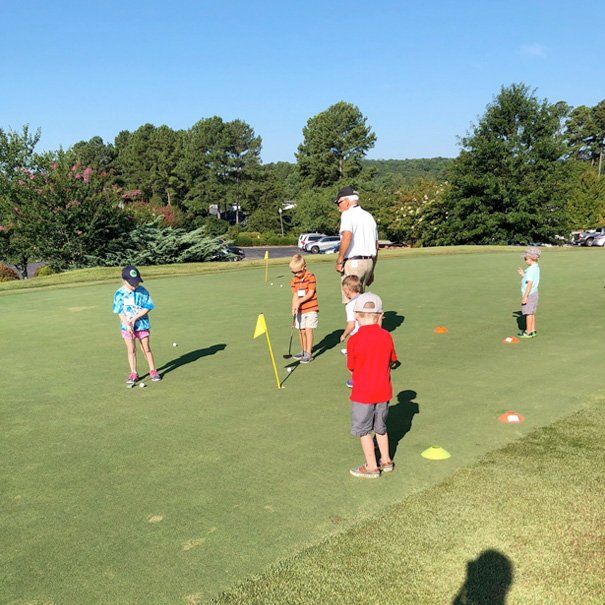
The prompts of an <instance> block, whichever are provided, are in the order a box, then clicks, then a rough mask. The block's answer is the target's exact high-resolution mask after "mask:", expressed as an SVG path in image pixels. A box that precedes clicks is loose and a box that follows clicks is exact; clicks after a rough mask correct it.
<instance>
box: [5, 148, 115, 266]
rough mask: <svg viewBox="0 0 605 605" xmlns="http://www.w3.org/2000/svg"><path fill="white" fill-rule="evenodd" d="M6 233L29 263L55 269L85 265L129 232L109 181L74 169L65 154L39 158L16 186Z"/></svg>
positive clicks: (6, 209)
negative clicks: (111, 242) (92, 256)
mask: <svg viewBox="0 0 605 605" xmlns="http://www.w3.org/2000/svg"><path fill="white" fill-rule="evenodd" d="M4 211H5V216H6V215H7V214H10V217H9V219H8V222H7V224H6V228H7V229H8V232H9V234H10V236H11V238H12V239H13V240H14V242H15V244H16V245H18V246H19V247H20V249H22V250H24V253H27V255H28V258H31V259H37V260H44V261H46V262H48V263H49V265H50V266H51V267H52V268H53V269H66V268H71V267H79V266H83V265H85V264H86V257H87V256H88V255H91V254H99V253H100V251H101V250H103V249H104V247H105V246H106V245H107V244H108V242H110V241H112V240H114V239H116V238H119V237H120V236H121V235H122V234H123V233H124V231H125V229H126V222H125V216H124V215H123V213H122V212H121V210H120V209H119V208H118V194H117V190H116V188H115V187H113V186H111V184H110V182H109V180H108V178H107V176H106V175H102V174H101V173H98V172H95V171H94V170H92V169H91V168H88V167H87V168H82V167H81V166H79V165H75V166H72V165H71V162H69V161H68V158H67V157H66V155H65V154H64V153H58V154H48V155H46V156H44V157H40V158H39V159H38V161H37V167H36V169H35V170H30V171H29V172H28V174H27V175H26V177H25V178H23V179H20V180H19V181H17V182H16V183H15V186H14V187H13V189H12V194H11V199H10V206H9V207H6V205H5V206H4Z"/></svg>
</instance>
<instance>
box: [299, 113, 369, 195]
mask: <svg viewBox="0 0 605 605" xmlns="http://www.w3.org/2000/svg"><path fill="white" fill-rule="evenodd" d="M366 122H367V118H365V117H364V116H363V114H362V113H361V111H360V110H359V108H358V107H356V106H355V105H352V104H351V103H346V102H344V101H340V102H338V103H336V104H334V105H332V106H331V107H328V109H326V110H325V111H322V112H321V113H318V114H317V115H316V116H313V117H312V118H310V119H309V120H308V122H307V124H306V126H305V127H304V128H303V136H304V140H303V142H302V143H301V144H300V145H299V146H298V153H297V154H296V158H297V161H298V169H299V171H300V175H301V177H302V178H303V179H304V180H305V181H307V182H308V183H309V184H310V185H312V186H315V187H326V186H329V185H333V184H335V183H337V182H338V181H342V180H345V179H347V180H350V179H351V178H354V177H355V176H357V175H358V174H359V173H360V172H361V169H362V165H361V160H362V158H363V157H364V156H365V154H366V153H367V151H368V150H369V149H371V148H372V147H374V143H375V142H376V135H375V134H374V133H373V132H372V129H371V128H370V126H368V125H367V123H366Z"/></svg>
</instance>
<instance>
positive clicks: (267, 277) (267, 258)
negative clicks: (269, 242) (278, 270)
mask: <svg viewBox="0 0 605 605" xmlns="http://www.w3.org/2000/svg"><path fill="white" fill-rule="evenodd" d="M268 280H269V250H265V283H267V281H268Z"/></svg>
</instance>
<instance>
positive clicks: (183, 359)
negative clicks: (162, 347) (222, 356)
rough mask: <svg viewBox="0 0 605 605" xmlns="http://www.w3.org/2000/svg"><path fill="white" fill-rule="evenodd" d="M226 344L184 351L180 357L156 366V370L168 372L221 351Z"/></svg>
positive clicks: (161, 372) (163, 372) (162, 372)
mask: <svg viewBox="0 0 605 605" xmlns="http://www.w3.org/2000/svg"><path fill="white" fill-rule="evenodd" d="M226 347H227V345H226V344H225V343H221V344H216V345H212V346H210V347H206V348H205V349H197V350H196V351H189V353H185V354H183V355H181V356H180V357H176V358H175V359H172V360H171V361H168V362H166V363H165V364H164V365H163V366H162V367H160V368H158V372H159V373H160V374H162V375H164V374H168V373H169V372H172V371H173V370H176V369H177V368H180V367H181V366H184V365H187V364H188V363H193V362H194V361H197V360H198V359H201V358H202V357H208V355H214V354H215V353H218V352H219V351H223V350H224V349H225V348H226Z"/></svg>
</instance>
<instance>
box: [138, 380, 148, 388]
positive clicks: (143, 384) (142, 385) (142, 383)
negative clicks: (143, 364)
mask: <svg viewBox="0 0 605 605" xmlns="http://www.w3.org/2000/svg"><path fill="white" fill-rule="evenodd" d="M139 386H140V387H141V388H142V389H144V388H145V387H146V386H147V385H146V384H145V383H144V382H141V384H139Z"/></svg>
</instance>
